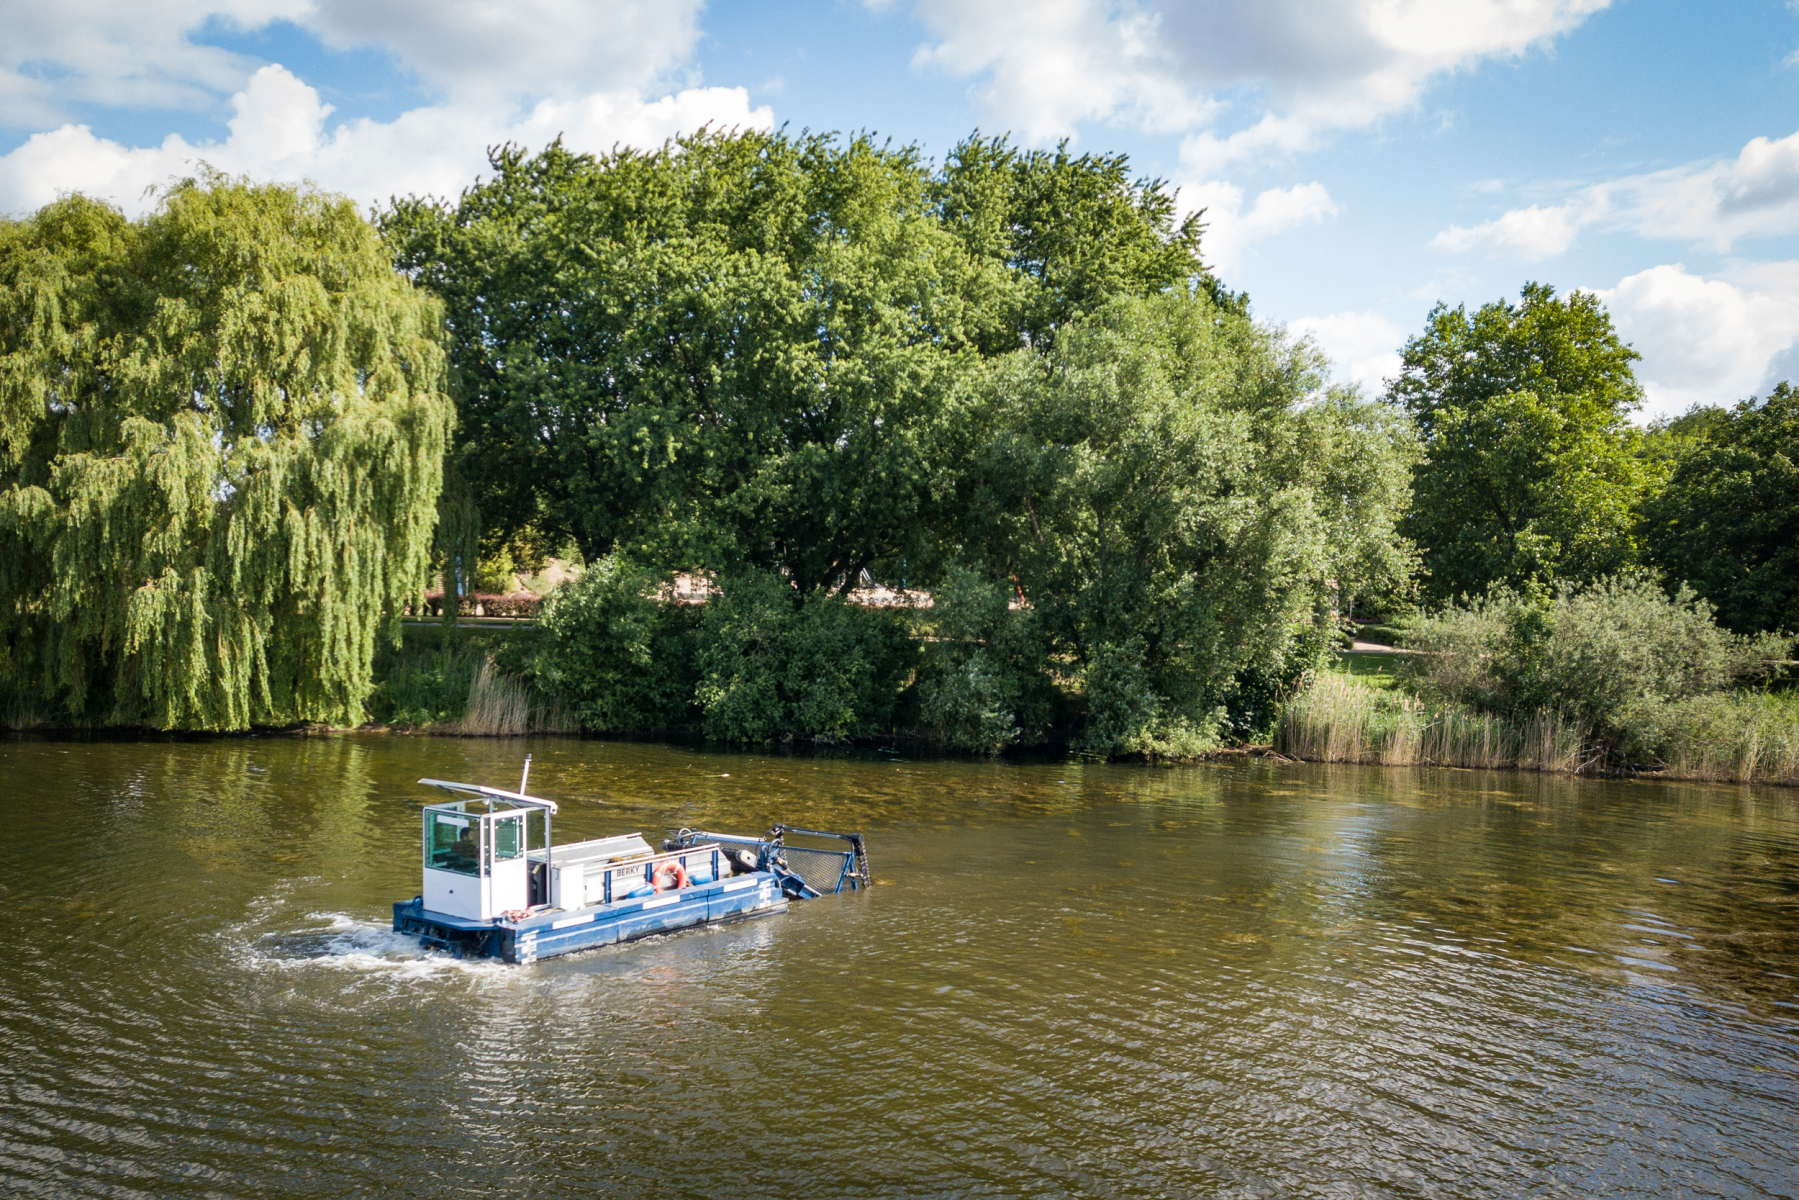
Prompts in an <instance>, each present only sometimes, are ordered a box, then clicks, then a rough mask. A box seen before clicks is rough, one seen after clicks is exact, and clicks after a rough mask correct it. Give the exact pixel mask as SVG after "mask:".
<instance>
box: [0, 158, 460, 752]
mask: <svg viewBox="0 0 1799 1200" xmlns="http://www.w3.org/2000/svg"><path fill="white" fill-rule="evenodd" d="M440 328H441V320H440V317H439V311H438V308H437V305H436V303H435V302H434V301H432V300H431V299H430V298H429V297H427V296H426V295H424V294H423V293H420V292H417V291H415V290H414V289H413V288H412V286H411V285H410V284H409V283H408V282H407V281H406V280H405V279H404V278H402V277H400V276H398V275H396V274H395V272H394V271H393V269H392V266H391V264H390V261H389V258H388V255H387V254H386V252H385V251H384V249H383V247H382V245H381V242H380V239H379V237H378V235H377V234H376V232H375V231H374V229H373V228H371V227H370V226H369V225H368V223H367V222H366V221H364V220H363V219H362V218H361V217H360V216H359V215H358V214H357V212H356V210H355V208H354V207H353V206H352V205H351V204H350V203H349V202H348V201H346V200H342V199H337V198H333V197H329V196H325V195H321V194H319V193H317V192H314V191H310V190H306V189H294V188H288V187H278V186H251V185H249V184H247V183H240V182H234V181H230V180H226V179H223V178H216V177H215V178H209V179H206V180H203V181H193V180H189V181H187V182H184V183H180V184H178V185H176V186H175V187H173V188H172V189H171V190H170V191H169V192H167V193H166V194H165V195H164V196H163V198H162V201H161V203H160V205H159V206H158V207H157V209H156V211H155V212H153V213H151V214H150V215H148V216H147V217H145V218H143V219H141V220H136V221H127V220H126V219H125V218H124V217H123V216H122V215H121V214H120V213H118V212H117V211H116V210H114V209H112V208H109V207H106V206H104V205H101V204H98V203H95V202H93V201H91V200H86V199H83V198H80V197H71V198H68V199H65V200H61V201H58V202H57V203H55V204H52V205H50V206H48V207H46V208H44V209H43V210H41V211H40V212H38V213H37V214H36V215H35V216H33V217H31V218H29V219H27V220H24V221H17V222H7V223H4V224H0V681H4V682H5V683H6V684H7V685H8V686H9V687H10V688H11V689H12V690H13V691H14V692H15V693H26V694H31V695H34V696H35V697H36V698H38V700H39V702H40V703H48V704H51V705H54V706H55V707H56V708H58V709H60V710H61V715H63V716H64V717H67V718H71V719H76V720H85V721H100V722H142V723H147V724H151V725H155V726H157V727H159V728H165V729H177V728H180V729H241V728H245V727H247V726H250V725H252V724H277V723H291V722H297V721H327V722H334V723H349V722H356V721H359V720H361V719H362V715H363V702H364V700H365V699H366V698H367V696H368V693H369V691H370V688H371V686H372V684H371V677H370V671H371V662H372V658H373V654H374V649H375V644H376V639H377V638H378V637H379V636H380V635H381V634H382V632H383V630H384V628H388V627H391V621H392V619H393V618H394V617H395V616H396V615H397V613H398V611H399V608H400V605H401V604H402V603H403V602H404V601H405V599H406V598H407V597H408V596H410V595H414V594H416V593H417V591H418V590H419V588H420V586H421V585H422V583H423V581H424V575H425V572H426V570H427V567H428V563H429V554H430V548H431V542H432V531H433V527H434V523H435V518H436V505H437V500H438V493H439V491H440V489H441V486H442V472H443V467H442V464H443V459H444V452H445V449H446V446H447V443H448V440H449V434H450V431H451V427H452V422H453V409H452V407H451V405H450V402H449V400H448V398H447V397H446V395H445V393H444V390H443V386H444V384H443V381H444V369H445V367H444V356H443V350H442V347H441V340H440Z"/></svg>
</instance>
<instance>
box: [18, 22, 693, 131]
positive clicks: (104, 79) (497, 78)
mask: <svg viewBox="0 0 1799 1200" xmlns="http://www.w3.org/2000/svg"><path fill="white" fill-rule="evenodd" d="M702 6H703V0H510V2H509V3H507V4H504V5H501V4H494V3H491V2H489V0H430V2H429V3H427V2H426V0H200V2H199V3H195V2H193V0H58V3H54V4H47V3H44V2H43V0H0V28H4V29H5V30H6V37H5V38H4V39H0V124H5V125H9V126H12V127H14V128H34V127H35V128H41V127H43V126H45V125H48V124H52V123H57V122H61V121H64V120H66V119H67V118H68V117H69V115H70V114H71V113H72V112H73V111H74V106H76V105H80V104H100V105H110V106H125V107H135V108H152V109H156V108H161V109H202V110H203V109H206V108H209V107H211V106H213V105H215V104H217V103H218V102H219V101H220V100H221V99H222V98H224V97H225V96H228V95H230V94H231V93H232V92H234V91H236V90H237V89H238V88H241V87H242V86H243V84H244V80H245V79H246V78H247V77H248V76H249V74H250V73H251V72H252V71H253V70H255V69H256V67H257V66H258V65H259V64H258V63H256V62H255V61H253V60H252V59H249V58H246V57H245V56H243V55H241V54H235V53H232V52H229V51H226V50H222V49H219V48H218V47H216V46H207V45H202V44H199V43H197V42H196V41H195V38H196V37H197V36H201V35H203V34H204V33H205V32H207V31H208V30H209V28H213V27H218V26H223V27H226V28H230V29H239V30H257V29H262V28H266V27H267V26H268V25H270V24H271V23H273V22H275V21H280V20H286V21H292V22H294V23H295V24H297V25H299V26H300V27H302V28H304V29H308V30H310V31H311V32H313V33H315V34H316V35H318V36H319V37H320V38H321V39H322V40H323V41H324V42H325V43H326V44H327V45H330V46H334V47H339V48H342V47H347V46H371V47H375V48H378V49H382V50H386V51H388V52H390V53H392V54H393V55H394V56H395V57H396V58H397V59H398V60H399V62H400V63H401V64H402V65H403V66H404V67H405V68H406V69H408V70H410V71H412V72H414V73H416V74H417V75H418V77H419V78H421V79H422V80H424V81H425V82H427V83H428V84H430V85H432V86H433V87H434V88H436V89H437V91H438V92H439V93H440V94H441V95H443V96H445V97H448V98H450V99H452V100H455V99H464V100H472V99H474V98H476V97H488V98H491V97H496V96H503V97H509V98H514V99H517V98H522V97H529V98H540V97H561V98H569V97H573V96H577V95H586V94H592V93H596V92H617V91H628V90H635V89H644V88H648V87H650V86H651V85H652V84H655V83H657V82H658V81H660V80H662V79H663V78H664V76H665V75H666V73H667V72H669V71H670V70H672V69H674V68H676V67H678V66H679V65H680V64H681V63H682V62H684V61H685V60H686V58H687V57H688V55H689V54H690V53H691V51H692V49H693V45H694V41H695V39H696V38H697V36H698V28H697V19H698V15H699V12H700V9H701V7H702Z"/></svg>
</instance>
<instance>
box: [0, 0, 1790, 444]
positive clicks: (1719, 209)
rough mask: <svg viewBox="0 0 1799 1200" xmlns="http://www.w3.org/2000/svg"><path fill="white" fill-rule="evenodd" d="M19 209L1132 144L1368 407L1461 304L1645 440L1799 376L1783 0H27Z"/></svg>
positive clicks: (383, 191) (4, 133) (13, 69)
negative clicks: (764, 132) (1518, 311)
mask: <svg viewBox="0 0 1799 1200" xmlns="http://www.w3.org/2000/svg"><path fill="white" fill-rule="evenodd" d="M0 28H4V29H5V30H6V36H5V39H4V41H3V42H0V212H3V213H10V214H12V215H15V216H22V215H25V214H28V213H30V212H31V211H33V210H35V209H36V208H37V207H39V206H40V205H42V204H45V203H47V202H49V201H50V200H52V199H54V198H55V197H57V196H58V195H60V194H64V193H68V192H75V191H78V192H82V193H85V194H88V195H91V196H99V197H104V198H106V199H109V200H111V201H113V202H114V203H117V204H118V205H120V206H121V207H122V208H124V209H125V210H126V211H127V212H130V213H133V214H136V213H140V212H143V211H145V210H146V209H148V208H150V207H152V206H154V204H155V196H156V193H157V190H158V189H159V188H161V187H165V186H166V185H167V184H168V183H169V182H170V181H171V180H173V179H176V178H179V177H181V176H183V175H188V174H191V173H193V171H194V170H195V169H196V167H197V165H198V164H200V163H202V162H204V163H206V164H209V165H210V166H212V167H214V168H216V169H220V170H224V171H227V172H230V173H233V174H246V175H249V176H251V177H254V178H257V179H274V180H282V181H299V180H307V181H310V182H312V183H314V184H316V185H317V186H319V187H322V188H326V189H329V190H331V191H335V192H342V193H344V194H346V195H349V196H351V197H353V198H355V199H356V200H358V201H360V202H363V203H366V204H369V205H377V204H380V203H383V202H385V201H386V200H388V199H389V198H390V197H392V196H396V195H409V194H420V195H437V196H442V197H454V196H455V195H456V194H457V193H459V192H460V191H461V190H462V189H463V188H464V187H466V186H467V185H468V184H469V183H470V182H472V181H473V180H474V179H475V178H476V177H477V176H478V175H479V174H480V173H481V172H482V171H483V170H484V169H485V167H486V149H487V147H489V146H491V145H495V144H498V143H503V142H508V141H510V142H517V143H521V144H524V145H525V146H527V147H530V148H533V149H535V148H538V147H541V146H542V145H543V144H545V143H547V142H548V141H550V140H551V139H553V138H555V137H556V136H558V135H561V136H562V137H563V139H564V141H565V143H566V144H568V145H570V146H571V147H573V148H575V149H578V150H586V151H593V152H603V151H605V150H608V149H610V148H612V147H613V146H615V145H619V144H629V145H638V146H651V145H657V144H660V143H661V142H662V141H663V140H664V139H665V138H667V137H669V136H671V135H673V134H676V133H678V132H681V131H683V130H688V129H693V128H696V127H698V126H700V125H703V124H707V123H710V124H712V125H714V126H719V127H762V128H766V127H772V126H781V125H786V126H789V127H791V128H793V129H795V130H799V129H811V130H819V131H824V130H835V131H843V132H860V131H866V132H873V133H877V134H880V135H882V136H883V137H890V138H892V139H893V140H894V141H896V142H899V143H913V144H916V145H917V146H919V147H920V148H921V149H922V150H923V151H924V152H925V153H926V154H927V155H928V156H929V157H932V158H936V159H941V158H942V157H943V155H944V154H945V153H946V152H947V151H948V150H949V149H950V148H951V147H953V146H954V145H955V144H956V142H957V141H959V140H960V139H962V138H964V137H966V136H967V135H969V134H970V133H971V132H973V131H975V130H977V129H978V130H980V131H982V132H983V133H987V134H992V133H1002V132H1003V133H1009V134H1011V136H1012V137H1013V138H1014V140H1016V141H1017V142H1019V143H1021V144H1023V145H1027V146H1053V145H1055V144H1056V143H1058V142H1060V141H1063V140H1066V141H1068V143H1069V144H1070V145H1071V146H1072V147H1073V148H1074V149H1075V150H1077V151H1089V150H1091V151H1108V152H1111V151H1123V152H1126V153H1128V154H1129V155H1130V157H1131V161H1132V163H1133V165H1134V167H1135V168H1136V170H1137V171H1138V172H1140V173H1141V174H1142V175H1144V176H1147V177H1154V178H1160V179H1164V180H1166V181H1167V182H1168V184H1169V186H1171V187H1173V188H1177V189H1178V193H1179V203H1180V206H1181V208H1182V209H1183V210H1184V211H1193V210H1196V209H1201V208H1203V209H1204V210H1205V215H1204V218H1203V219H1204V220H1205V221H1206V223H1207V233H1206V240H1205V254H1206V257H1207V259H1208V261H1209V262H1210V263H1211V265H1212V266H1213V267H1214V269H1215V270H1216V271H1217V272H1218V274H1219V275H1220V276H1221V277H1222V278H1223V279H1224V280H1225V282H1226V283H1227V284H1228V285H1230V286H1231V287H1233V288H1236V289H1241V290H1245V291H1247V292H1248V293H1249V296H1250V300H1251V304H1252V306H1253V311H1254V313H1255V315H1256V316H1257V317H1258V318H1259V319H1261V320H1264V321H1269V322H1276V323H1281V324H1285V325H1287V326H1288V327H1289V328H1291V329H1292V330H1294V331H1295V332H1296V333H1300V334H1304V335H1307V336H1310V337H1312V338H1313V339H1314V340H1316V341H1317V342H1318V344H1319V345H1320V346H1321V347H1322V348H1323V349H1324V350H1325V351H1326V352H1327V353H1328V354H1329V355H1330V356H1331V358H1332V360H1333V363H1334V370H1335V372H1336V375H1337V377H1338V378H1339V379H1340V380H1342V381H1344V382H1350V383H1356V384H1359V385H1360V386H1361V387H1362V388H1363V389H1364V391H1366V392H1368V393H1370V394H1375V393H1378V392H1379V391H1380V390H1381V386H1382V380H1383V379H1385V378H1388V377H1390V376H1391V375H1392V374H1393V373H1394V372H1395V371H1396V370H1397V367H1398V363H1399V350H1400V347H1401V346H1402V345H1403V344H1404V342H1405V340H1406V338H1407V337H1409V336H1411V335H1413V334H1415V333H1417V332H1419V331H1421V330H1422V328H1423V325H1424V321H1425V319H1426V316H1427V314H1428V313H1429V312H1430V310H1431V308H1432V307H1433V306H1434V305H1435V304H1437V303H1439V302H1442V303H1446V304H1449V305H1451V306H1454V305H1458V304H1466V305H1469V306H1470V307H1474V306H1478V305H1480V304H1484V303H1487V302H1490V301H1493V300H1497V299H1501V298H1513V299H1515V298H1516V297H1517V295H1518V292H1519V289H1520V288H1521V287H1522V286H1523V284H1524V283H1526V282H1527V281H1533V280H1535V281H1541V282H1545V283H1548V284H1551V285H1553V286H1555V287H1556V288H1558V289H1560V290H1563V291H1567V290H1569V289H1574V288H1581V289H1586V290H1590V291H1594V292H1597V293H1598V294H1599V295H1600V297H1601V298H1602V299H1603V300H1604V302H1605V303H1606V305H1607V307H1608V308H1609V310H1610V312H1611V313H1612V316H1613V319H1614V321H1615V322H1616V323H1617V326H1618V328H1619V330H1620V332H1621V333H1622V334H1623V336H1624V338H1625V339H1626V340H1627V341H1629V342H1630V343H1631V344H1632V345H1633V346H1634V347H1635V348H1636V349H1637V350H1638V351H1639V352H1640V353H1641V355H1642V361H1641V362H1640V363H1639V364H1638V375H1639V378H1640V379H1641V380H1642V382H1643V384H1644V389H1645V395H1646V401H1645V406H1644V412H1643V414H1642V416H1643V418H1644V419H1650V418H1653V417H1657V416H1665V415H1672V414H1676V413H1679V412H1684V411H1685V410H1686V409H1688V408H1689V407H1691V406H1692V405H1694V404H1728V403H1733V402H1736V401H1738V400H1741V399H1744V398H1746V397H1749V396H1751V395H1762V394H1765V393H1766V391H1767V390H1768V389H1769V388H1770V387H1772V386H1773V385H1774V384H1775V383H1776V382H1778V381H1780V380H1782V379H1787V378H1794V379H1795V380H1799V3H1788V2H1785V0H1728V2H1726V3H1710V4H1699V3H1693V2H1692V0H1685V2H1677V0H1188V2H1186V3H1180V2H1178V0H1140V2H1137V3H1116V2H1111V0H1038V2H1033V0H793V2H790V3H783V4H768V3H747V2H743V3H730V2H727V0H718V2H715V3H711V4H707V3H704V2H702V0H585V2H584V0H507V2H506V3H495V2H490V0H429V2H427V0H190V2H186V3H184V2H181V0H130V2H125V0H58V2H57V3H55V4H49V3H45V2H44V0H31V2H28V0H0Z"/></svg>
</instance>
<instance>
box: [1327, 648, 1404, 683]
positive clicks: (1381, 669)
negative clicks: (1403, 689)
mask: <svg viewBox="0 0 1799 1200" xmlns="http://www.w3.org/2000/svg"><path fill="white" fill-rule="evenodd" d="M1394 657H1395V656H1394V655H1391V654H1371V653H1369V652H1368V651H1366V650H1339V651H1337V666H1338V668H1339V669H1340V670H1343V671H1347V672H1348V673H1349V674H1351V675H1354V676H1355V677H1356V678H1357V679H1359V680H1361V681H1362V682H1363V683H1366V684H1368V685H1370V686H1372V687H1382V688H1390V687H1398V686H1399V673H1398V672H1397V671H1395V670H1394V667H1395V666H1396V665H1397V664H1396V663H1395V661H1394Z"/></svg>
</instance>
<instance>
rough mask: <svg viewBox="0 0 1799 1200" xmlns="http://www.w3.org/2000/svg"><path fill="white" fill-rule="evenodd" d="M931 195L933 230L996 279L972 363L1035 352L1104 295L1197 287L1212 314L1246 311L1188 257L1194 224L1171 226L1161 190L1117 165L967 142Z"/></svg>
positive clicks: (1195, 236)
mask: <svg viewBox="0 0 1799 1200" xmlns="http://www.w3.org/2000/svg"><path fill="white" fill-rule="evenodd" d="M931 196H932V199H933V201H934V203H935V205H936V208H937V211H938V213H939V214H940V216H941V219H942V221H943V224H944V227H945V228H946V229H948V230H949V231H950V232H951V233H952V234H954V235H955V237H956V238H957V240H958V241H960V242H961V243H962V245H963V246H964V247H966V248H967V250H968V252H969V253H970V254H971V255H973V256H974V257H975V258H976V259H977V260H979V261H982V262H988V263H993V264H997V265H999V266H1002V267H1004V268H1005V271H1004V274H1003V275H1002V276H1001V277H1000V278H1002V279H1003V280H1004V281H1005V283H1006V284H1007V287H1006V290H1005V291H1004V292H1003V293H1002V294H1001V295H999V296H996V297H995V298H994V302H993V303H992V304H991V305H989V306H987V311H988V313H989V317H988V319H987V320H986V321H983V322H982V323H981V325H980V328H979V329H978V331H977V332H976V333H975V340H976V341H977V342H978V344H979V345H980V347H981V350H982V351H983V353H987V354H1005V353H1009V352H1010V351H1013V350H1016V349H1018V347H1019V346H1020V345H1027V346H1036V347H1038V348H1039V349H1044V350H1047V349H1048V348H1049V347H1050V345H1051V343H1053V342H1054V340H1055V333H1056V330H1057V329H1058V328H1060V327H1061V326H1062V325H1063V324H1065V323H1067V322H1068V321H1070V320H1072V319H1074V318H1075V317H1078V316H1080V315H1081V314H1082V313H1087V312H1092V311H1094V310H1095V309H1097V308H1099V307H1100V306H1101V305H1103V304H1104V303H1105V302H1106V301H1108V300H1110V299H1112V298H1113V297H1115V296H1150V295H1155V294H1157V293H1161V292H1168V291H1185V290H1187V289H1188V288H1189V287H1191V286H1193V285H1194V284H1195V283H1198V284H1199V286H1200V287H1202V288H1203V289H1204V290H1206V292H1207V293H1208V294H1209V295H1210V296H1211V297H1212V298H1213V300H1214V301H1216V302H1218V303H1219V304H1220V305H1221V306H1225V307H1230V308H1232V309H1233V311H1237V312H1244V311H1247V305H1248V300H1247V298H1246V297H1244V296H1242V295H1240V294H1233V293H1231V292H1228V291H1226V290H1225V289H1224V287H1223V285H1222V284H1220V283H1219V282H1218V281H1217V279H1216V278H1215V277H1214V276H1213V275H1212V274H1211V273H1210V272H1209V271H1207V270H1206V267H1205V264H1204V262H1203V261H1202V260H1201V258H1200V237H1201V234H1202V233H1203V231H1204V226H1203V225H1202V224H1201V221H1200V218H1201V216H1202V215H1203V213H1192V214H1189V215H1188V216H1187V217H1185V218H1183V219H1181V220H1180V221H1178V222H1177V221H1176V220H1175V196H1174V194H1173V193H1172V192H1170V191H1168V189H1167V187H1166V186H1165V185H1164V184H1163V182H1162V181H1161V180H1155V179H1137V180H1133V179H1132V178H1131V175H1130V160H1129V159H1128V158H1127V157H1126V156H1125V155H1122V154H1083V155H1081V156H1080V157H1078V158H1077V157H1075V156H1073V155H1071V154H1069V153H1068V147H1067V143H1063V144H1061V145H1059V146H1057V147H1056V149H1055V150H1054V151H1053V152H1051V151H1044V150H1033V151H1029V152H1021V151H1019V150H1018V149H1017V148H1016V147H1014V146H1013V145H1012V144H1011V143H1010V142H1009V141H1008V140H1007V139H1006V138H1003V137H996V138H982V137H980V136H979V135H976V136H974V137H971V138H968V139H967V140H965V141H963V142H962V143H961V144H960V145H958V146H957V147H956V148H955V149H954V150H952V151H950V154H949V157H948V159H947V160H946V161H945V163H944V166H943V169H942V170H941V171H940V172H939V173H938V174H937V176H936V178H935V179H933V181H932V184H931Z"/></svg>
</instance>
